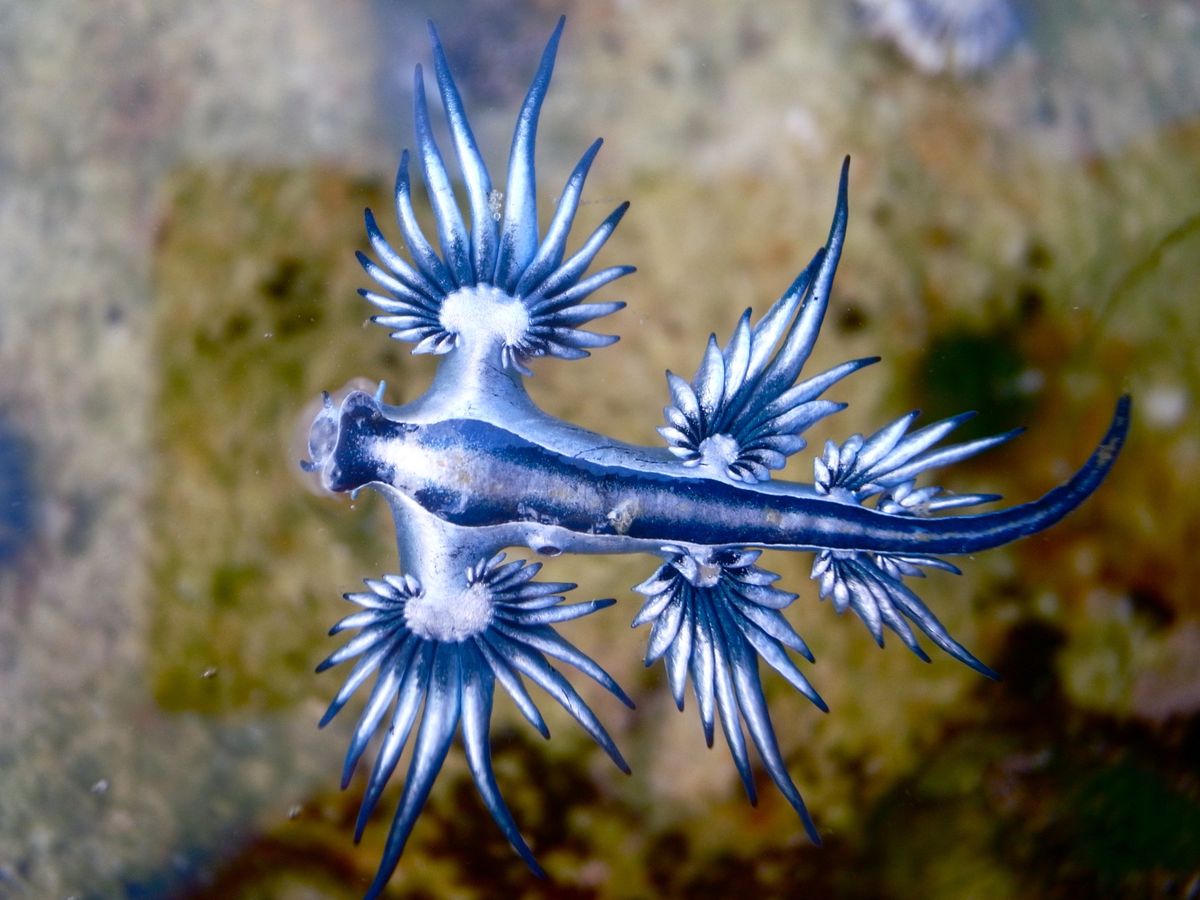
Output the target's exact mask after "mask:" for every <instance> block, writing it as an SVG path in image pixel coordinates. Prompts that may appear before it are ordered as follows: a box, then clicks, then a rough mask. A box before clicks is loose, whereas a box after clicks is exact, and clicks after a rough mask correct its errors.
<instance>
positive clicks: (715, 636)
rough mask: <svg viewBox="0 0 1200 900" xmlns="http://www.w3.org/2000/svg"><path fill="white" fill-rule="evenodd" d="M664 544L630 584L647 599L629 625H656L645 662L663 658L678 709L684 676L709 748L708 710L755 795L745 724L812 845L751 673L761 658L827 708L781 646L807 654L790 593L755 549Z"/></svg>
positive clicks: (809, 824) (808, 821) (813, 834)
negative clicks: (646, 571) (703, 552)
mask: <svg viewBox="0 0 1200 900" xmlns="http://www.w3.org/2000/svg"><path fill="white" fill-rule="evenodd" d="M663 550H664V552H665V553H667V554H668V561H667V562H666V563H665V564H664V565H662V566H661V567H659V569H658V571H657V572H655V573H654V574H653V575H652V576H650V578H648V579H647V580H646V581H644V582H642V583H641V584H639V585H638V586H637V587H635V588H634V590H636V591H638V592H639V593H641V594H645V595H646V597H647V600H646V603H645V605H644V606H643V607H642V609H641V611H640V612H639V613H638V615H637V617H636V618H635V619H634V620H633V626H634V627H637V626H638V625H644V624H646V623H647V622H653V623H654V624H653V627H652V628H651V630H650V642H649V646H648V647H647V648H646V665H647V666H649V665H652V664H653V663H654V662H655V660H657V659H659V658H660V657H661V658H663V660H664V665H665V667H666V670H667V679H668V681H670V684H671V693H672V695H673V696H674V698H675V704H676V705H677V706H678V707H679V708H680V709H681V710H682V709H683V697H684V688H685V686H686V683H687V679H688V676H689V675H690V676H691V679H692V688H693V690H694V692H695V695H696V704H697V707H698V709H699V711H700V724H701V725H702V726H703V728H704V739H705V741H706V742H707V743H708V745H709V746H710V747H711V746H712V742H713V720H714V710H715V713H716V715H717V716H719V718H720V720H721V728H722V730H723V731H724V733H725V742H726V743H727V744H728V745H729V752H730V754H731V755H732V757H733V762H734V765H735V766H736V767H737V770H738V774H739V775H740V776H741V779H742V784H743V786H744V787H745V789H746V796H747V797H749V798H750V802H751V803H756V802H757V797H756V795H755V790H754V777H753V774H752V773H751V770H750V756H749V753H748V752H747V749H746V743H745V739H744V738H743V736H742V725H743V724H745V726H746V729H747V731H749V733H750V738H751V740H752V741H753V742H754V746H755V747H756V748H757V749H758V755H759V757H760V758H761V759H762V761H763V765H764V766H765V767H766V769H767V773H768V774H769V775H770V776H771V780H772V781H774V782H775V785H776V787H778V788H779V790H780V792H781V793H782V794H783V795H784V796H785V797H786V798H787V800H788V802H789V803H791V805H792V807H793V808H794V809H795V810H796V812H797V813H798V814H799V816H800V818H801V820H802V821H803V822H804V828H805V830H806V831H807V832H808V836H809V837H810V838H811V839H812V841H813V843H816V844H819V843H820V842H821V840H820V837H819V836H818V835H817V829H816V826H814V825H813V821H812V818H811V817H810V816H809V814H808V810H807V809H806V808H805V806H804V800H803V799H802V798H801V797H800V791H799V790H797V788H796V785H795V783H793V781H792V778H791V776H790V775H789V774H788V771H787V767H786V766H785V765H784V762H783V755H782V754H781V753H780V751H779V742H778V741H777V740H776V738H775V729H774V727H773V726H772V725H771V716H770V713H769V712H768V710H767V702H766V698H765V696H764V695H763V688H762V682H761V681H760V680H759V676H758V660H759V657H760V656H761V657H762V658H763V659H764V660H766V662H767V664H768V665H770V666H771V668H773V669H775V671H777V672H779V674H781V675H782V676H783V677H784V678H786V679H787V680H788V681H789V682H790V683H791V684H792V685H793V686H794V687H795V688H796V689H797V690H799V691H800V692H801V693H802V694H804V695H805V696H806V697H808V699H809V700H811V701H812V702H813V703H814V704H816V706H817V707H818V708H819V709H821V710H822V711H828V707H827V706H826V705H825V701H824V700H822V699H821V697H820V696H819V695H818V694H817V692H816V691H815V690H814V689H813V687H812V685H811V684H809V683H808V679H807V678H805V677H804V673H802V672H801V671H800V669H799V668H797V666H796V664H795V663H794V662H792V659H791V657H790V656H788V654H787V651H788V650H793V651H795V652H796V653H799V654H800V655H801V656H803V657H804V658H805V659H807V660H808V661H809V662H812V659H813V656H812V653H811V651H809V649H808V646H807V645H806V644H805V643H804V639H803V638H801V637H800V635H799V634H797V633H796V632H795V631H794V630H793V629H792V626H791V625H790V624H788V622H787V620H786V619H785V618H784V617H783V615H782V614H781V613H780V610H781V609H783V608H784V607H786V606H787V605H788V604H790V603H791V602H792V601H793V600H795V599H796V595H795V594H789V593H786V592H784V591H781V590H778V589H777V588H774V587H772V584H773V582H774V581H775V580H776V579H777V578H778V577H779V576H778V575H775V574H774V573H773V572H768V571H766V570H765V569H760V568H758V567H757V566H755V565H754V564H753V563H754V562H755V560H757V559H758V557H759V555H760V554H759V552H758V551H757V550H736V551H717V552H714V553H713V554H711V555H708V556H704V557H698V556H695V555H692V554H691V553H689V552H688V551H687V550H684V549H683V548H680V547H664V548H663Z"/></svg>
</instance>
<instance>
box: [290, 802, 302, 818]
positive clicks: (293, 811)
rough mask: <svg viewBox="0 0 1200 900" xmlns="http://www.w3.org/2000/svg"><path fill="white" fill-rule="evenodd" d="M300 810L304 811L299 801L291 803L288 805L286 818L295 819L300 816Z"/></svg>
mask: <svg viewBox="0 0 1200 900" xmlns="http://www.w3.org/2000/svg"><path fill="white" fill-rule="evenodd" d="M302 812H304V807H303V806H301V805H300V804H299V803H293V804H292V805H291V806H289V807H288V818H289V819H291V820H292V821H295V820H296V819H298V818H300V813H302Z"/></svg>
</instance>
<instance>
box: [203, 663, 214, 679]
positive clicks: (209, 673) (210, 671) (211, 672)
mask: <svg viewBox="0 0 1200 900" xmlns="http://www.w3.org/2000/svg"><path fill="white" fill-rule="evenodd" d="M200 677H201V678H216V677H217V667H216V666H209V667H208V668H207V669H205V670H204V671H203V672H201V673H200Z"/></svg>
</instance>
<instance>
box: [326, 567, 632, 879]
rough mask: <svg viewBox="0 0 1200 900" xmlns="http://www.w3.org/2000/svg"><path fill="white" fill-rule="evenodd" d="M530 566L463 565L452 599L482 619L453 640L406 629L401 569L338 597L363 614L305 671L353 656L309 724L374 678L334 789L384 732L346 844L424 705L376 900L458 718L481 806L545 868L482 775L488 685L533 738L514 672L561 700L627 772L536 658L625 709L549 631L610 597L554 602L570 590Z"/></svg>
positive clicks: (587, 714) (603, 678)
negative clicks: (587, 681)
mask: <svg viewBox="0 0 1200 900" xmlns="http://www.w3.org/2000/svg"><path fill="white" fill-rule="evenodd" d="M540 568H541V564H540V563H532V564H530V563H525V562H521V561H516V562H510V563H505V562H504V554H503V553H499V554H497V555H496V556H494V557H492V558H491V559H488V560H484V561H481V562H480V563H479V564H478V565H476V566H474V567H472V569H471V570H470V571H469V572H468V573H467V585H468V587H467V592H468V594H469V596H464V597H462V598H460V599H459V603H460V605H462V606H467V607H474V608H475V609H476V610H478V611H479V614H480V615H482V616H486V617H488V623H487V625H486V627H484V628H483V629H482V630H480V631H479V632H478V633H476V634H475V635H473V636H471V637H469V638H467V639H466V640H462V641H454V642H450V641H436V640H429V639H427V638H424V637H421V636H420V635H419V634H417V633H415V632H414V631H413V629H412V628H411V627H410V624H409V621H408V612H409V610H408V605H409V602H410V601H411V600H413V599H414V598H419V597H421V596H422V594H423V591H422V588H421V585H420V584H419V583H418V582H417V581H416V579H414V578H412V577H411V576H403V577H402V576H398V575H385V576H384V577H383V578H382V579H367V580H366V582H365V583H366V585H367V587H368V588H370V590H369V591H363V592H359V593H353V594H346V599H347V600H350V601H351V602H353V603H356V604H358V605H359V606H361V607H363V610H362V611H361V612H357V613H354V614H353V615H350V616H347V617H346V618H345V619H342V621H340V622H338V623H337V624H336V625H335V626H333V628H332V629H331V630H330V634H337V633H339V632H341V631H345V630H348V629H353V628H357V629H359V633H358V634H357V635H356V636H355V637H354V638H353V639H351V640H350V641H349V642H348V643H346V644H344V645H343V646H342V647H341V648H339V649H338V650H336V651H334V653H333V654H332V655H330V656H329V658H328V659H326V660H325V661H324V662H323V663H321V665H320V666H319V667H318V669H317V671H319V672H320V671H324V670H325V669H328V668H329V667H331V666H334V665H337V664H338V663H342V662H347V661H349V660H351V659H355V658H357V660H358V661H357V662H356V663H355V666H354V668H353V669H352V670H351V672H350V674H349V675H348V676H347V677H346V683H345V684H344V685H343V686H342V689H341V690H340V691H339V692H338V694H337V696H336V697H335V698H334V699H333V702H332V703H331V704H330V706H329V710H328V711H327V712H326V713H325V715H324V717H323V718H322V719H321V725H322V727H323V726H325V725H326V724H328V723H329V722H330V721H331V720H332V719H333V717H334V716H336V715H337V714H338V712H340V711H341V709H342V707H343V706H345V705H346V701H348V700H349V699H350V697H351V695H353V694H354V692H355V691H357V690H358V688H359V687H360V686H362V684H363V683H364V682H366V681H367V679H368V678H370V677H371V676H372V675H376V680H375V687H374V688H373V689H372V690H371V693H370V696H369V698H368V700H367V703H366V707H365V708H364V710H363V712H362V715H361V716H360V717H359V720H358V724H357V725H356V726H355V728H354V734H353V736H352V737H351V740H350V748H349V750H348V751H347V753H346V762H345V765H344V767H343V769H342V787H343V788H345V787H346V786H347V785H349V783H350V779H351V777H352V776H353V774H354V769H355V767H356V766H357V765H358V761H359V759H360V758H361V757H362V755H363V753H364V752H365V751H366V749H367V745H368V744H369V743H370V741H371V738H372V737H373V736H374V735H375V734H376V732H378V731H379V730H380V729H381V727H386V730H385V731H384V737H383V740H382V742H381V744H380V746H379V751H378V755H377V756H376V758H375V765H374V766H373V768H372V769H371V775H370V778H369V779H368V781H367V790H366V794H365V795H364V797H363V801H362V806H361V807H360V809H359V813H358V822H357V825H356V826H355V834H354V837H355V840H356V841H357V840H359V839H361V837H362V833H363V829H364V828H365V827H366V824H367V821H368V820H369V818H370V815H371V812H372V811H373V810H374V809H375V804H376V803H378V802H379V798H380V796H381V795H382V793H383V789H384V787H385V786H386V785H387V782H388V779H389V778H391V776H392V772H393V771H394V770H395V768H396V763H397V762H398V761H399V759H400V754H401V753H402V752H403V751H404V747H405V744H406V743H407V742H408V738H409V735H410V734H411V732H412V730H413V725H414V724H415V723H416V719H417V713H418V710H420V709H421V707H422V703H423V704H424V715H423V716H422V718H421V724H420V726H419V727H418V729H417V737H416V745H415V747H414V748H413V753H412V761H411V762H410V763H409V768H408V775H407V777H406V778H405V781H404V790H403V791H402V793H401V795H400V804H399V806H398V808H397V809H396V814H395V819H394V820H393V822H392V828H391V831H390V832H389V834H388V839H387V848H386V850H385V851H384V855H383V860H382V862H381V863H380V866H379V874H378V876H377V877H376V879H375V883H374V884H373V885H372V886H371V890H370V891H369V892H368V894H367V896H368V897H374V896H377V895H378V894H379V892H380V891H382V890H383V888H384V887H385V886H386V884H387V882H388V879H389V878H390V877H391V874H392V872H393V871H394V870H395V868H396V864H397V863H398V862H399V860H400V855H401V854H402V853H403V852H404V845H405V843H406V842H407V841H408V835H409V832H410V831H412V827H413V824H414V823H415V822H416V820H417V816H418V815H419V814H420V812H421V809H422V807H423V806H424V805H425V800H426V798H427V797H428V796H429V791H430V788H432V787H433V782H434V779H435V778H436V777H437V774H438V772H439V771H440V770H441V768H442V763H443V762H444V761H445V759H446V753H447V752H448V751H449V749H450V743H451V741H452V740H453V738H454V732H455V731H456V730H457V729H458V727H459V724H460V723H461V725H462V739H463V746H464V747H465V748H466V752H467V764H468V766H469V767H470V770H471V775H472V777H473V778H474V779H475V785H476V787H477V788H478V789H479V794H480V796H481V797H482V798H483V802H484V805H485V806H487V809H488V812H490V813H491V815H492V818H493V819H495V821H496V824H497V825H499V826H500V829H501V831H503V832H504V836H505V837H506V838H508V841H509V843H510V844H512V846H513V848H514V849H515V850H516V851H517V852H518V853H519V854H520V855H521V858H522V859H524V860H525V862H526V863H527V864H528V865H529V867H530V868H531V869H532V870H533V871H534V872H535V873H537V874H538V875H544V874H545V873H544V872H543V871H542V869H541V867H540V866H539V865H538V864H537V861H536V860H535V859H534V857H533V853H532V851H531V850H530V849H529V846H528V844H526V843H525V840H524V839H523V838H522V837H521V833H520V831H518V829H517V825H516V823H515V822H514V821H513V817H512V814H511V813H510V812H509V811H508V807H507V806H506V805H505V803H504V800H503V799H502V798H501V796H500V790H499V788H498V786H497V785H496V779H495V776H494V775H493V773H492V763H491V750H490V747H489V742H488V728H489V723H490V722H491V716H492V694H493V691H494V689H495V684H496V682H497V681H499V682H500V684H501V685H502V686H503V687H504V689H505V690H506V691H507V692H508V694H509V696H511V697H512V699H513V701H514V702H515V703H516V704H517V707H518V708H519V709H520V710H521V713H522V714H523V715H524V716H525V718H526V719H528V720H529V723H530V724H531V725H532V726H533V727H534V728H536V729H537V730H538V732H539V733H540V734H541V735H542V737H546V738H548V737H550V731H549V729H547V728H546V723H545V721H544V720H543V718H542V715H541V713H540V712H539V711H538V708H537V706H536V705H535V704H534V702H533V699H532V698H531V697H530V696H529V693H528V691H526V689H525V686H524V684H523V683H522V680H521V676H522V675H524V676H525V677H526V678H528V679H529V680H530V681H532V682H533V683H534V684H537V685H538V686H539V687H541V688H542V689H543V690H545V691H546V693H548V694H549V695H550V696H551V697H553V698H554V699H555V700H557V701H558V702H559V703H560V704H562V707H563V709H565V710H566V711H567V712H568V713H570V714H571V716H572V717H573V718H574V719H575V720H576V721H577V722H579V724H580V725H581V726H583V728H584V730H585V731H587V732H588V734H590V735H591V736H592V738H593V739H595V741H596V743H597V744H599V745H600V746H601V747H602V748H604V750H605V752H606V753H608V755H609V756H610V757H611V758H612V760H613V762H614V763H616V764H617V766H618V767H619V768H620V769H621V770H622V771H623V772H629V766H628V764H627V763H626V762H625V760H624V758H623V757H622V756H621V753H620V751H619V750H617V747H616V745H615V744H614V743H613V741H612V738H610V737H609V735H608V732H607V731H605V730H604V726H603V725H601V724H600V721H599V720H598V719H597V718H596V715H595V713H593V712H592V710H591V709H590V708H589V707H588V705H587V704H586V703H585V702H584V701H583V698H582V697H580V696H579V693H578V692H577V691H576V690H575V689H574V688H573V687H571V684H570V683H569V682H568V681H567V680H566V679H565V678H564V677H563V676H562V675H561V674H560V673H559V672H558V670H557V669H555V668H554V667H553V666H551V665H550V663H549V661H548V660H547V659H546V657H547V655H548V656H551V657H553V658H555V659H557V660H559V661H560V662H564V663H567V664H568V665H571V666H574V667H575V668H576V669H578V670H579V671H581V672H583V673H584V674H586V675H588V676H590V677H592V678H594V679H595V680H596V681H597V682H598V683H599V684H601V685H603V686H604V687H605V688H606V689H607V690H609V691H611V692H612V693H613V695H614V696H616V697H617V698H618V699H620V700H621V702H622V703H625V704H626V705H628V706H630V707H632V706H633V701H632V700H630V699H629V697H628V696H627V695H626V694H625V692H624V691H622V690H621V688H620V687H619V686H618V685H617V683H616V682H615V681H613V679H612V678H611V677H610V676H609V675H608V673H607V672H605V671H604V670H603V669H602V668H600V666H599V665H597V664H596V663H595V661H594V660H592V659H591V658H590V657H588V656H587V655H586V654H584V653H582V652H580V651H579V650H578V649H576V648H575V647H574V646H573V645H571V644H570V643H569V642H567V641H566V640H564V639H563V638H562V637H560V636H559V634H558V633H557V632H556V631H555V630H554V629H553V628H552V627H551V625H553V624H555V623H558V622H567V621H570V620H571V619H577V618H580V617H581V616H586V615H588V614H589V613H593V612H595V611H596V610H599V609H604V608H605V607H608V606H611V605H612V604H613V603H614V601H613V600H590V601H588V602H586V603H575V604H568V605H561V604H562V599H563V598H562V594H563V593H564V592H566V591H569V590H571V589H572V588H574V587H575V585H573V584H568V583H564V582H537V581H534V580H533V577H534V575H536V574H537V572H538V570H539V569H540ZM376 673H377V674H376ZM385 722H386V723H387V724H386V726H385Z"/></svg>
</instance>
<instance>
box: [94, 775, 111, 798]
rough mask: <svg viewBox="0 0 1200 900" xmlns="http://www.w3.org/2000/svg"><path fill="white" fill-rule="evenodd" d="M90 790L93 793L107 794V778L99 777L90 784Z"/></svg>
mask: <svg viewBox="0 0 1200 900" xmlns="http://www.w3.org/2000/svg"><path fill="white" fill-rule="evenodd" d="M91 791H92V793H93V794H107V793H108V779H107V778H101V779H100V780H99V781H97V782H96V783H95V784H93V785H92V787H91Z"/></svg>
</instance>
